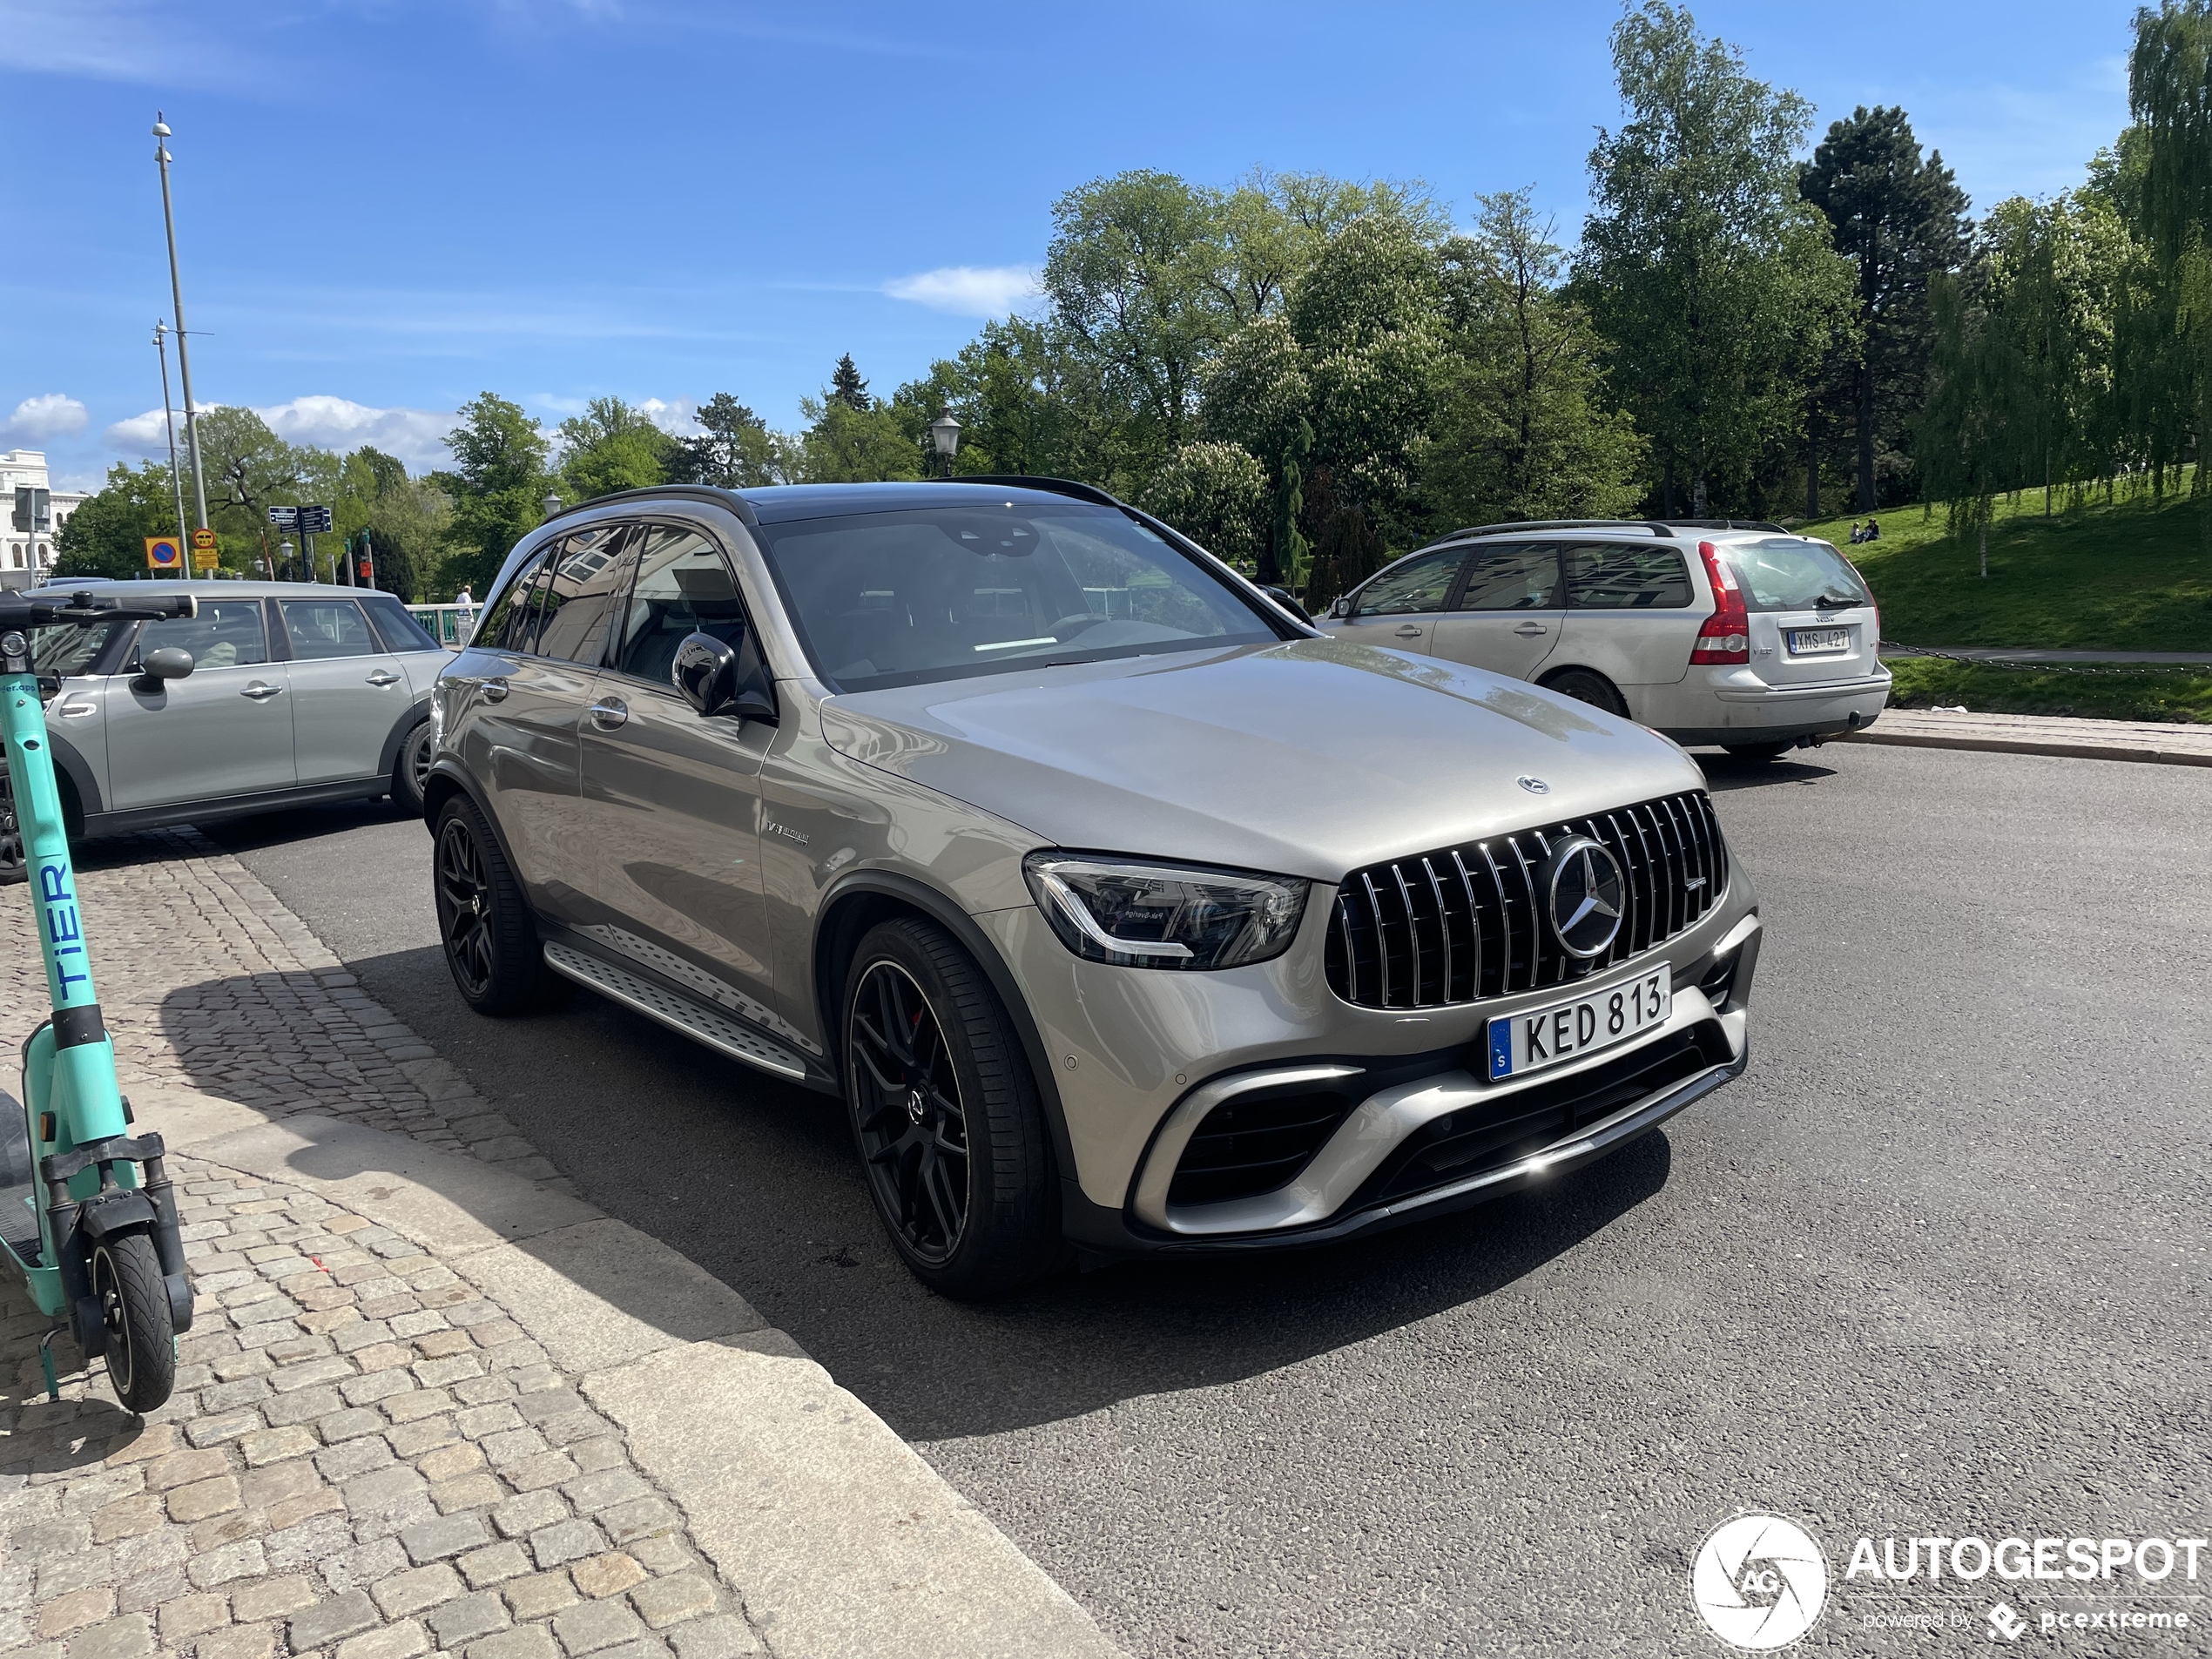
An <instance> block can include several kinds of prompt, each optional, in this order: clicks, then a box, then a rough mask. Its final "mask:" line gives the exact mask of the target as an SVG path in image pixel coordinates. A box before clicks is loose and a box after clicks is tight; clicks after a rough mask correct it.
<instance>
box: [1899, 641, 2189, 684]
mask: <svg viewBox="0 0 2212 1659" xmlns="http://www.w3.org/2000/svg"><path fill="white" fill-rule="evenodd" d="M1882 655H1883V656H1885V657H1897V658H1915V659H1919V660H1923V661H1926V660H1933V661H1937V662H1945V663H1964V664H1966V666H1968V667H1969V668H1998V669H2006V670H2009V671H2012V672H2013V673H2019V674H2080V675H2086V676H2089V677H2093V678H2116V679H2156V678H2161V677H2171V676H2174V675H2177V674H2194V675H2198V676H2212V663H2017V662H2007V661H2006V660H2005V659H2004V658H1996V657H1964V656H1961V655H1959V653H1958V652H1957V651H1927V650H1924V649H1923V648H1922V647H1920V646H1918V645H1885V646H1884V647H1883V648H1882Z"/></svg>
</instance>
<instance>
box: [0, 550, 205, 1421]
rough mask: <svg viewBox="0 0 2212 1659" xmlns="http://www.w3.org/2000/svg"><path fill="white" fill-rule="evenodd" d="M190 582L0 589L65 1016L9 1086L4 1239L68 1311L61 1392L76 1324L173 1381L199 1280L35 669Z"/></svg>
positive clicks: (127, 1363) (120, 1365) (120, 1390)
mask: <svg viewBox="0 0 2212 1659" xmlns="http://www.w3.org/2000/svg"><path fill="white" fill-rule="evenodd" d="M196 609H197V606H196V605H195V603H194V601H193V600H192V596H190V595H189V594H182V595H177V596H173V597H170V596H164V597H149V598H147V599H145V600H143V601H140V602H138V603H132V601H130V600H128V599H125V598H107V597H105V596H104V597H102V598H99V599H96V598H95V597H94V596H93V595H92V594H91V592H89V591H87V592H81V593H76V594H71V595H70V596H69V597H67V599H66V600H64V599H63V598H61V597H51V596H50V595H46V594H42V595H32V594H25V593H0V724H4V727H5V731H6V735H7V745H8V747H7V759H8V781H9V783H10V786H11V787H10V793H11V794H12V796H13V799H12V801H11V802H10V806H11V807H12V811H13V816H14V817H15V819H16V825H15V833H16V834H17V836H18V837H19V838H20V841H21V846H22V858H23V862H24V873H25V877H26V880H25V881H24V889H25V891H26V892H27V894H28V895H29V897H30V907H31V913H32V915H33V918H34V919H35V921H36V924H37V929H38V948H39V951H40V953H41V954H43V955H44V958H45V962H46V988H47V990H48V992H49V994H50V995H51V1000H52V1002H53V1009H54V1011H53V1015H52V1016H51V1018H49V1019H47V1020H46V1021H44V1022H43V1023H41V1024H40V1026H39V1028H37V1030H36V1031H34V1032H32V1033H31V1034H30V1038H29V1040H28V1041H26V1042H24V1046H23V1092H24V1099H23V1103H21V1104H18V1103H17V1102H16V1101H15V1100H14V1099H13V1098H12V1097H11V1096H9V1095H8V1094H7V1093H6V1092H5V1091H4V1090H0V1244H4V1246H5V1248H6V1250H7V1252H8V1255H9V1258H10V1259H11V1260H12V1261H13V1262H14V1264H15V1265H16V1266H17V1267H18V1268H19V1269H21V1270H22V1272H23V1275H24V1279H25V1280H26V1281H27V1282H28V1283H29V1284H30V1294H31V1298H32V1299H33V1300H34V1301H36V1302H37V1305H38V1311H39V1312H41V1313H44V1314H46V1315H47V1316H49V1317H50V1318H55V1319H57V1320H58V1321H59V1323H58V1324H57V1325H56V1326H55V1328H54V1329H53V1330H51V1331H49V1332H47V1333H46V1335H45V1336H44V1338H42V1339H40V1342H39V1347H38V1357H39V1359H40V1360H41V1362H42V1363H43V1364H44V1367H45V1373H46V1389H47V1392H48V1393H49V1394H51V1395H52V1396H53V1397H54V1398H56V1399H58V1398H60V1393H61V1391H60V1388H59V1386H58V1385H57V1382H56V1379H55V1375H54V1356H53V1352H52V1348H51V1344H52V1341H53V1339H54V1338H55V1337H56V1336H57V1335H59V1334H60V1333H61V1332H63V1331H64V1330H66V1331H67V1332H70V1333H71V1335H72V1336H74V1337H75V1338H76V1339H77V1345H78V1347H79V1348H81V1349H82V1350H83V1351H84V1358H85V1360H86V1361H87V1362H88V1363H89V1362H91V1360H94V1359H105V1361H106V1362H107V1373H108V1380H109V1381H110V1382H111V1383H112V1384H113V1385H114V1386H115V1394H116V1398H117V1399H119V1400H121V1401H122V1402H123V1404H124V1406H125V1407H127V1408H128V1409H129V1410H131V1411H134V1412H150V1411H152V1410H153V1409H154V1408H155V1407H156V1406H159V1405H161V1404H162V1403H163V1402H164V1401H165V1400H166V1399H168V1398H169V1391H170V1389H171V1388H172V1386H174V1385H175V1383H176V1379H177V1341H176V1336H177V1332H180V1331H186V1330H189V1329H191V1327H192V1283H191V1280H190V1279H189V1278H187V1277H186V1275H185V1247H184V1244H183V1242H182V1241H181V1240H180V1239H179V1237H178V1232H177V1200H176V1196H175V1194H174V1193H173V1192H172V1190H171V1188H170V1184H169V1177H168V1175H167V1173H166V1172H165V1170H164V1168H163V1164H162V1158H163V1154H164V1150H165V1149H164V1147H163V1145H162V1141H161V1136H158V1135H156V1134H152V1133H147V1134H143V1135H139V1136H136V1137H135V1138H133V1137H132V1136H131V1135H130V1134H128V1133H127V1131H128V1130H129V1129H130V1127H131V1121H132V1120H131V1105H130V1103H129V1102H128V1101H126V1100H125V1099H124V1098H123V1095H122V1092H121V1091H120V1090H119V1089H118V1088H117V1087H116V1082H115V1045H114V1043H113V1042H111V1041H109V1038H108V1035H107V1028H106V1027H105V1025H104V1024H103V1023H102V1022H101V1019H100V1005H99V1003H98V1001H97V1000H96V999H95V998H94V996H93V993H92V967H91V958H90V956H88V955H87V954H86V947H85V940H84V913H83V912H82V911H81V910H80V909H79V908H78V903H77V874H76V872H75V871H74V870H73V869H71V867H70V861H69V837H68V835H67V834H66V833H64V826H63V822H62V800H61V792H60V790H59V789H58V788H57V786H56V785H55V782H54V757H53V754H52V752H51V748H50V746H49V744H48V740H47V737H46V711H45V699H46V698H48V697H50V696H51V695H53V694H54V693H55V692H56V691H59V689H60V686H59V683H58V682H54V683H52V684H51V689H50V688H49V687H47V686H42V685H41V684H40V682H39V678H38V676H37V672H36V671H35V670H34V668H33V666H32V656H31V642H32V640H33V638H34V637H36V636H35V634H34V633H33V630H35V629H38V628H45V627H57V626H58V627H80V628H86V627H94V626H97V625H98V624H103V623H112V622H132V621H148V620H153V619H156V618H160V617H189V616H192V614H193V613H194V611H195V610H196Z"/></svg>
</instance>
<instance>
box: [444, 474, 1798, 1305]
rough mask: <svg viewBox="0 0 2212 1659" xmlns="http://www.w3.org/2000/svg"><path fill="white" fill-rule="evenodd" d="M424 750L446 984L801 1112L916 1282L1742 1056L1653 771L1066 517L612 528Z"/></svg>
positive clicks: (651, 523)
mask: <svg viewBox="0 0 2212 1659" xmlns="http://www.w3.org/2000/svg"><path fill="white" fill-rule="evenodd" d="M433 730H434V732H435V756H434V758H433V759H432V763H431V765H430V769H429V774H428V781H427V784H426V786H425V791H424V794H425V807H424V813H425V817H426V819H427V820H428V824H429V825H430V827H431V829H432V832H433V834H434V837H435V854H434V868H435V897H436V902H437V907H438V916H439V921H440V926H441V928H442V934H443V937H444V941H445V951H446V957H447V961H448V966H449V967H450V968H451V970H452V973H453V977H454V981H455V985H456V986H457V987H458V988H459V989H460V992H461V994H462V996H463V997H464V998H466V999H467V1000H468V1001H469V1003H470V1004H471V1005H473V1006H474V1007H475V1008H478V1009H479V1010H481V1011H482V1012H484V1013H487V1014H500V1013H505V1012H509V1011H511V1010H516V1009H520V1008H528V1007H531V1006H533V1005H535V1004H536V1003H537V1002H538V1001H540V1000H541V999H542V998H543V996H544V995H545V993H546V992H547V991H548V990H549V989H550V988H554V987H555V986H556V985H557V984H558V983H559V982H560V981H577V982H580V983H582V984H583V985H584V986H586V987H589V988H590V989H592V990H594V991H596V992H597V993H598V994H600V995H603V996H605V997H608V998H610V999H612V1000H613V1001H617V1002H619V1003H622V1004H624V1005H625V1006H627V1007H629V1008H632V1009H634V1010H635V1011H637V1013H639V1014H641V1015H644V1016H646V1017H648V1018H650V1019H652V1020H655V1021H658V1022H661V1023H662V1024H664V1025H666V1026H668V1027H671V1028H674V1029H675V1030H677V1031H678V1032H681V1033H683V1034H684V1035H686V1036H689V1037H691V1038H692V1039H693V1040H695V1041H697V1042H700V1043H703V1044H705V1046H706V1047H708V1048H709V1049H713V1050H715V1051H716V1052H717V1053H718V1054H720V1055H725V1056H726V1057H727V1058H728V1059H729V1060H731V1061H732V1062H737V1063H738V1065H741V1066H743V1067H745V1068H747V1069H749V1071H751V1072H753V1073H759V1072H765V1073H767V1074H769V1075H770V1076H772V1077H776V1078H781V1079H784V1080H786V1082H788V1083H789V1084H791V1085H794V1086H798V1087H801V1088H807V1089H819V1090H823V1091H826V1092H828V1093H831V1094H833V1095H836V1096H840V1097H841V1098H842V1099H843V1101H844V1103H845V1105H846V1111H847V1113H848V1115H849V1117H850V1121H851V1126H852V1133H853V1141H854V1144H855V1147H856V1150H857V1151H858V1154H859V1163H860V1170H861V1172H862V1178H863V1179H864V1180H865V1181H866V1183H867V1187H868V1190H869V1191H870V1193H871V1195H872V1197H873V1201H874V1203H875V1205H876V1208H877V1211H878V1212H879V1214H880V1217H881V1219H882V1222H883V1224H884V1227H885V1229H886V1231H887V1233H888V1234H889V1236H890V1238H891V1241H892V1243H893V1244H894V1246H895V1247H896V1249H897V1250H898V1251H899V1252H900V1255H901V1257H902V1258H904V1259H905V1260H906V1262H907V1264H908V1265H909V1266H910V1267H912V1268H913V1270H914V1271H915V1272H916V1273H917V1274H919V1275H920V1276H921V1278H923V1279H924V1280H926V1281H927V1282H928V1283H929V1284H931V1285H935V1286H937V1287H939V1288H940V1289H942V1290H944V1291H948V1292H950V1293H953V1294H957V1295H982V1294H988V1293H990V1292H993V1291H1002V1290H1004V1289H1006V1288H1008V1287H1009V1286H1012V1285H1017V1284H1019V1283H1021V1282H1022V1281H1023V1280H1024V1279H1027V1278H1032V1277H1034V1276H1035V1275H1036V1274H1037V1273H1038V1272H1040V1271H1046V1270H1048V1269H1049V1268H1050V1267H1051V1266H1052V1265H1053V1264H1055V1262H1058V1261H1061V1260H1063V1259H1065V1258H1066V1257H1067V1255H1068V1253H1069V1251H1068V1247H1069V1246H1073V1247H1075V1248H1076V1249H1077V1250H1080V1251H1087V1252H1090V1253H1094V1254H1097V1255H1127V1254H1133V1253H1142V1252H1148V1251H1154V1252H1157V1251H1168V1252H1171V1251H1224V1250H1243V1249H1251V1248H1257V1247H1268V1246H1279V1245H1285V1244H1312V1243H1315V1242H1318V1241H1321V1240H1326V1239H1332V1238H1342V1237H1345V1236H1346V1235H1350V1234H1353V1233H1357V1232H1359V1231H1363V1230H1366V1229H1371V1228H1374V1227H1378V1226H1380V1225H1384V1224H1390V1223H1393V1222H1397V1221H1401V1220H1406V1219H1408V1218H1413V1217H1422V1216H1427V1215H1433V1214H1437V1213H1440V1212H1441V1211H1446V1210H1447V1209H1450V1208H1452V1207H1453V1206H1455V1205H1460V1204H1470V1203H1473V1202H1474V1201H1476V1200H1479V1199H1481V1198H1485V1197H1491V1196H1494V1195H1496V1194H1498V1193H1501V1192H1506V1191H1509V1190H1514V1188H1516V1187H1518V1186H1521V1185H1523V1184H1527V1183H1528V1182H1530V1181H1533V1180H1535V1179H1538V1178H1540V1177H1541V1178H1545V1179H1550V1178H1555V1177H1556V1176H1557V1175H1558V1174H1559V1173H1560V1172H1561V1171H1562V1170H1568V1169H1570V1168H1572V1167H1573V1166H1575V1165H1576V1164H1579V1163H1584V1162H1587V1161H1588V1160H1590V1159H1593V1158H1595V1157H1601V1156H1602V1155H1603V1154H1605V1153H1606V1152H1608V1151H1609V1150H1613V1149H1615V1148H1616V1147H1618V1146H1620V1145H1621V1144H1622V1143H1625V1142H1626V1141H1628V1140H1629V1139H1631V1138H1632V1137H1634V1136H1637V1135H1640V1134H1642V1133H1644V1132H1645V1131H1647V1130H1650V1129H1652V1128H1654V1127H1655V1126H1656V1125H1657V1124H1659V1123H1662V1122H1664V1121H1665V1120H1666V1119H1667V1118H1668V1117H1669V1116H1672V1115H1673V1114H1674V1113H1676V1112H1677V1111H1679V1110H1681V1109H1683V1107H1685V1106H1687V1105H1688V1104H1689V1103H1691V1102H1692V1101H1695V1100H1696V1099H1697V1098H1698V1097H1699V1096H1702V1095H1703V1094H1705V1093H1707V1092H1708V1091H1710V1090H1711V1089H1715V1088H1717V1087H1718V1086H1720V1085H1721V1084H1723V1083H1724V1082H1727V1081H1728V1080H1729V1079H1730V1078H1732V1077H1734V1076H1737V1074H1738V1073H1739V1072H1740V1071H1741V1070H1742V1069H1743V1063H1744V1058H1745V1054H1746V1046H1745V1043H1746V1039H1745V1018H1746V1015H1745V1009H1746V1005H1747V1003H1748V1001H1749V999H1750V989H1751V978H1752V974H1753V971H1754V969H1755V968H1756V966H1757V955H1758V943H1759V922H1758V915H1757V904H1756V902H1755V900H1754V899H1753V896H1752V893H1751V887H1750V880H1749V879H1748V878H1747V876H1746V875H1745V873H1744V872H1743V870H1742V869H1741V868H1740V867H1738V866H1737V865H1736V864H1735V863H1734V861H1733V860H1730V856H1729V853H1728V847H1727V845H1726V842H1725V840H1724V839H1723V835H1722V833H1721V826H1720V824H1719V822H1718V820H1717V819H1716V817H1715V815H1714V813H1713V809H1712V805H1711V803H1710V800H1709V799H1707V797H1706V793H1705V790H1704V785H1703V778H1702V776H1701V774H1700V773H1699V772H1698V771H1697V768H1696V766H1695V765H1693V764H1692V763H1691V762H1690V760H1689V758H1688V757H1687V756H1686V755H1685V754H1683V752H1682V750H1680V749H1679V748H1677V747H1676V745H1674V744H1672V743H1669V742H1668V741H1666V740H1665V739H1664V738H1660V737H1657V736H1655V735H1654V734H1653V733H1652V732H1649V731H1646V730H1644V729H1642V727H1640V726H1638V725H1635V724H1633V723H1632V722H1631V721H1629V720H1628V719H1626V718H1620V717H1619V716H1617V715H1615V714H1614V713H1610V712H1608V711H1604V710H1602V709H1599V708H1595V707H1593V706H1591V705H1588V704H1587V703H1583V702H1579V701H1577V700H1575V698H1572V697H1569V696H1568V695H1565V694H1563V693H1561V692H1559V691H1551V690H1547V689H1544V688H1541V687H1538V686H1534V685H1527V684H1526V683H1523V682H1521V681H1519V680H1516V679H1513V678H1506V677H1504V676H1501V675H1499V674H1494V673H1490V672H1487V671H1482V670H1480V669H1474V668H1470V667H1466V666H1462V665H1460V664H1453V663H1451V662H1447V661H1441V660H1439V659H1438V658H1434V657H1431V656H1426V655H1419V654H1412V653H1409V652H1408V651H1405V650H1401V649H1399V648H1398V647H1397V646H1396V645H1395V644H1393V642H1392V641H1391V640H1390V639H1389V638H1387V637H1379V638H1376V639H1375V640H1373V641H1372V642H1371V641H1370V639H1369V638H1368V637H1336V638H1332V637H1328V636H1327V635H1325V634H1324V633H1322V632H1321V631H1319V630H1318V629H1316V628H1313V627H1312V626H1311V625H1309V624H1307V623H1306V622H1305V619H1304V618H1303V617H1302V616H1300V615H1298V614H1294V613H1293V612H1292V611H1291V610H1288V609H1286V608H1285V607H1284V606H1283V605H1282V604H1278V602H1277V601H1276V600H1275V599H1273V598H1271V597H1270V596H1268V595H1267V594H1265V593H1264V592H1262V591H1261V590H1258V589H1257V588H1255V587H1253V586H1252V585H1251V583H1248V582H1246V581H1245V580H1244V578H1243V577H1239V576H1238V574H1237V573H1236V572H1234V571H1233V570H1231V569H1229V568H1228V567H1227V566H1225V565H1224V564H1222V563H1219V562H1218V561H1217V560H1215V559H1213V558H1212V557H1211V556H1208V555H1207V554H1205V553H1204V551H1202V550H1200V549H1198V548H1197V547H1195V546H1193V545H1192V544H1191V543H1189V542H1188V541H1186V540H1185V539H1184V538H1183V537H1182V536H1178V535H1177V533H1176V532H1175V531H1173V530H1172V529H1169V528H1168V527H1167V526H1166V525H1164V524H1163V523H1159V522H1158V521H1157V520H1154V519H1151V518H1150V517H1148V516H1145V515H1143V514H1142V513H1139V512H1136V511H1135V510H1133V509H1130V508H1128V507H1125V506H1123V504H1121V503H1120V502H1116V501H1115V500H1113V499H1112V498H1111V497H1109V496H1104V495H1103V494H1101V493H1100V492H1098V491H1096V490H1092V489H1088V488H1085V487H1082V486H1079V485H1070V484H1062V483H1057V482H1053V481H1050V480H1042V481H1041V480H1037V479H1020V480H1015V479H981V480H976V479H969V480H962V481H959V482H941V483H936V482H932V483H915V484H875V485H851V486H819V487H806V488H792V489H752V490H744V491H738V492H730V491H724V490H715V489H698V488H689V487H672V486H671V487H666V488H662V489H653V490H645V491H638V492H633V493H631V494H626V495H622V496H609V497H605V498H603V499H601V500H599V501H597V502H591V503H590V504H589V505H587V506H585V507H583V508H580V509H574V510H571V511H570V512H567V513H564V514H562V515H559V516H556V518H554V519H553V520H552V521H551V522H550V523H548V524H547V525H545V526H544V527H543V529H540V530H538V531H536V532H533V533H532V534H531V535H530V536H529V537H528V538H526V539H525V540H524V541H523V543H522V544H521V545H520V546H519V547H517V548H516V550H515V551H514V553H513V555H512V556H510V557H509V560H508V561H507V564H506V567H505V569H504V570H503V571H502V574H501V577H500V579H499V581H498V583H496V586H495V588H494V589H493V591H492V593H491V596H490V598H489V603H488V604H486V606H485V609H484V611H483V615H482V621H481V623H480V624H479V626H478V628H477V631H476V634H475V638H474V639H473V640H472V641H471V643H470V644H469V646H468V648H467V649H466V650H465V651H462V653H461V655H460V656H459V657H458V658H456V660H455V662H454V663H453V664H451V666H450V667H449V668H448V671H446V673H445V674H444V676H443V677H442V679H441V680H440V682H439V685H438V688H437V692H436V696H435V708H434V724H433Z"/></svg>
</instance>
